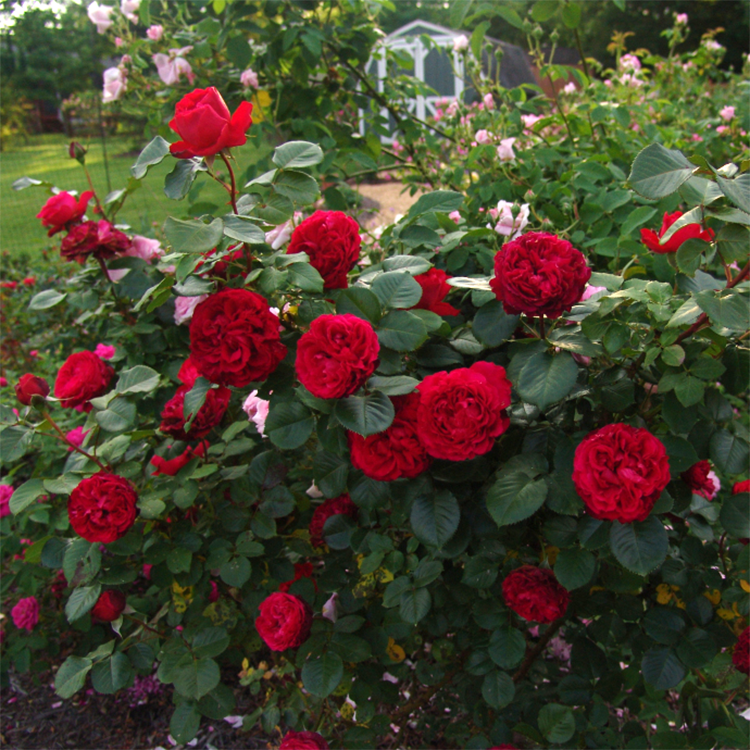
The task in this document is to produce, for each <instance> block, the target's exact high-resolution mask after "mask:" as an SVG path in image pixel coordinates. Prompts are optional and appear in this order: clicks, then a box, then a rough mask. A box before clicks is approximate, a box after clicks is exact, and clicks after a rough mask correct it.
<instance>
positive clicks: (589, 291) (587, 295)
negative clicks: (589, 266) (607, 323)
mask: <svg viewBox="0 0 750 750" xmlns="http://www.w3.org/2000/svg"><path fill="white" fill-rule="evenodd" d="M606 291H607V287H606V286H592V285H591V284H587V285H586V288H585V289H584V290H583V294H582V295H581V299H580V302H584V301H585V300H587V299H591V298H592V297H593V296H594V295H595V294H599V293H600V292H606Z"/></svg>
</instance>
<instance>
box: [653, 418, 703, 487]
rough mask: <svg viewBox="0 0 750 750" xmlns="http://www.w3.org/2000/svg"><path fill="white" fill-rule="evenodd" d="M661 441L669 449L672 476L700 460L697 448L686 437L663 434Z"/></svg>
mask: <svg viewBox="0 0 750 750" xmlns="http://www.w3.org/2000/svg"><path fill="white" fill-rule="evenodd" d="M683 411H684V410H683ZM661 442H662V444H663V445H664V447H665V448H666V449H667V455H668V456H669V470H670V472H671V473H672V476H677V474H681V473H682V472H683V471H687V470H688V469H689V468H690V467H691V466H692V465H693V464H694V463H697V462H698V454H697V453H696V452H695V448H693V445H692V443H690V442H689V441H687V440H685V439H684V438H681V437H677V436H675V435H662V436H661Z"/></svg>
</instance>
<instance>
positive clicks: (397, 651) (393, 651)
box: [385, 638, 406, 662]
mask: <svg viewBox="0 0 750 750" xmlns="http://www.w3.org/2000/svg"><path fill="white" fill-rule="evenodd" d="M385 651H386V653H387V654H388V657H389V658H390V660H391V661H395V662H402V661H403V660H404V659H406V652H405V651H404V649H403V648H401V646H399V645H398V643H396V641H394V640H393V638H389V639H388V645H387V646H386V649H385Z"/></svg>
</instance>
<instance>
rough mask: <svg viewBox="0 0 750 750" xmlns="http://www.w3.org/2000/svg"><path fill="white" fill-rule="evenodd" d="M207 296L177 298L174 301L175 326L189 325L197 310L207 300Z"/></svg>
mask: <svg viewBox="0 0 750 750" xmlns="http://www.w3.org/2000/svg"><path fill="white" fill-rule="evenodd" d="M207 296H208V295H207V294H201V295H200V296H199V297H177V299H176V300H175V301H174V322H175V325H178V326H180V325H182V324H183V323H187V321H189V320H190V319H191V318H192V317H193V313H194V312H195V308H196V307H197V306H198V305H199V304H200V303H201V302H203V300H204V299H206V297H207Z"/></svg>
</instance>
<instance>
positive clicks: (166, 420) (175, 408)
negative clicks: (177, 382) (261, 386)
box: [159, 385, 232, 463]
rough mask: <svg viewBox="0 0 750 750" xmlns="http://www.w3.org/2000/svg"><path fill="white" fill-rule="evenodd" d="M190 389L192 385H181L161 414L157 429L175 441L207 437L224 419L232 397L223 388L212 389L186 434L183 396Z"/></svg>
mask: <svg viewBox="0 0 750 750" xmlns="http://www.w3.org/2000/svg"><path fill="white" fill-rule="evenodd" d="M191 389H192V385H181V386H180V387H179V388H178V389H177V392H176V393H175V395H174V396H172V398H171V399H169V401H167V403H166V404H165V406H164V409H163V410H162V413H161V424H160V425H159V429H160V430H161V431H162V432H163V433H165V434H167V435H171V436H172V437H173V438H174V439H175V440H198V439H200V438H202V437H205V436H206V435H208V433H209V432H211V430H212V429H213V428H214V427H216V425H218V424H219V423H220V422H221V420H222V419H223V418H224V413H225V412H226V410H227V406H229V399H230V398H231V396H232V392H231V391H230V390H229V388H224V387H223V386H219V387H218V388H212V389H211V390H210V391H209V392H208V393H207V394H206V400H205V401H204V402H203V406H201V408H200V409H198V413H197V414H196V416H195V419H193V422H192V424H191V425H190V429H189V430H188V431H187V432H186V431H185V421H186V420H185V416H184V410H183V406H184V404H185V396H186V395H187V394H188V393H190V390H191ZM185 463H187V461H186V462H185Z"/></svg>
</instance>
